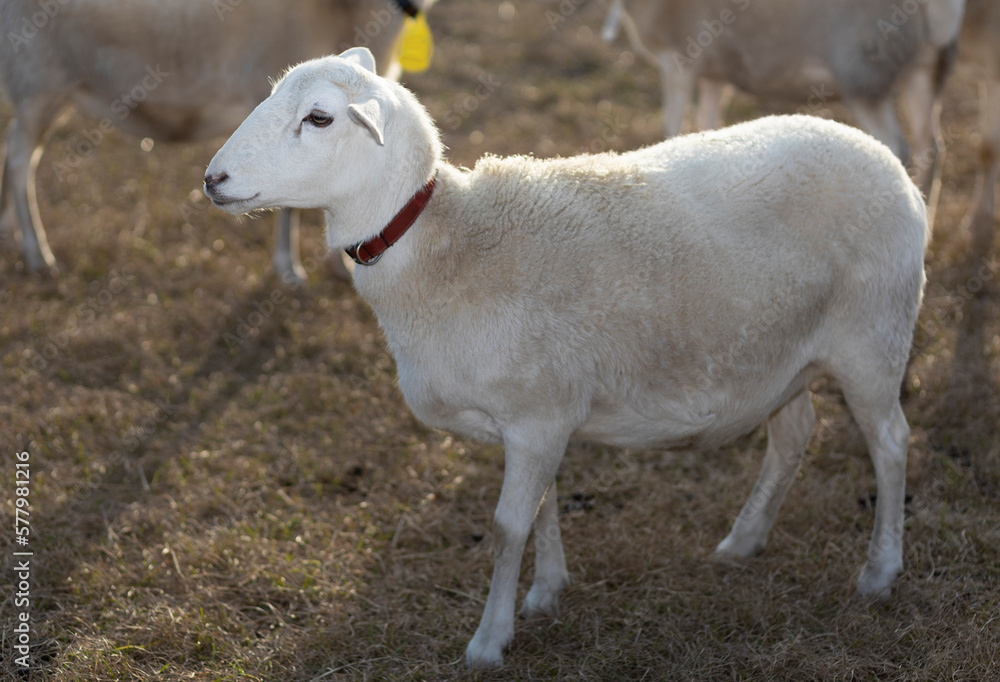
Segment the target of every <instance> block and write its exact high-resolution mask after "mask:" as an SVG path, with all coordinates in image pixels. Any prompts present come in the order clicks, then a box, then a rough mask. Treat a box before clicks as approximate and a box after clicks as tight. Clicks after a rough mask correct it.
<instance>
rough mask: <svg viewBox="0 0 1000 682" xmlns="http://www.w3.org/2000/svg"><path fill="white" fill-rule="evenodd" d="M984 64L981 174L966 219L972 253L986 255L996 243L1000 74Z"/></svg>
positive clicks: (999, 151) (989, 62)
mask: <svg viewBox="0 0 1000 682" xmlns="http://www.w3.org/2000/svg"><path fill="white" fill-rule="evenodd" d="M983 65H984V66H985V67H986V78H985V80H984V81H983V83H982V86H981V87H982V95H981V97H980V109H979V110H980V114H979V118H980V130H981V131H982V142H981V143H980V147H979V174H978V177H977V178H976V193H975V195H974V196H973V199H972V208H971V209H970V210H969V214H968V215H967V216H966V217H965V221H964V223H965V224H964V227H965V228H966V229H967V230H968V231H969V233H970V234H971V236H972V250H973V252H974V253H977V254H982V255H985V254H986V253H987V252H988V251H989V248H990V245H991V244H992V243H993V225H994V220H995V218H994V215H995V214H994V210H995V208H994V199H993V193H994V190H995V188H996V184H997V179H998V175H1000V73H998V68H997V66H998V65H997V64H996V63H995V62H994V61H992V60H985V61H984V64H983Z"/></svg>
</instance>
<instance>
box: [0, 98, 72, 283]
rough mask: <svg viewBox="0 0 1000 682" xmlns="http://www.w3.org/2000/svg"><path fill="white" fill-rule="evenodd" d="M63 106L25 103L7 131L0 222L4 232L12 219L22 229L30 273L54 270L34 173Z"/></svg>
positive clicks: (36, 101)
mask: <svg viewBox="0 0 1000 682" xmlns="http://www.w3.org/2000/svg"><path fill="white" fill-rule="evenodd" d="M64 105H65V99H64V98H62V97H59V96H55V95H48V96H45V95H41V96H37V97H32V98H28V99H25V100H24V101H22V102H20V103H19V105H18V107H17V110H16V112H15V116H14V121H13V122H12V123H11V124H10V128H8V130H7V149H6V156H5V160H4V169H3V181H2V183H0V220H3V223H4V224H3V229H4V230H8V229H10V230H13V227H12V225H11V224H10V223H9V222H8V221H9V220H11V218H13V220H14V222H15V223H17V224H19V225H20V226H21V252H22V253H23V254H24V261H25V263H27V265H28V269H29V270H31V271H32V272H42V271H48V272H54V271H55V270H56V259H55V256H53V255H52V249H50V248H49V241H48V239H47V238H46V236H45V228H44V227H43V226H42V220H41V217H40V215H39V212H38V200H37V197H36V195H35V171H36V170H37V169H38V162H39V161H40V160H41V158H42V151H43V150H44V140H45V138H46V134H47V133H48V132H49V130H50V129H51V128H52V126H53V123H55V121H56V120H57V119H58V118H59V114H60V113H61V112H62V110H63V108H64ZM11 205H12V206H13V211H11V210H10V207H11Z"/></svg>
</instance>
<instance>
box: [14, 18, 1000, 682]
mask: <svg viewBox="0 0 1000 682" xmlns="http://www.w3.org/2000/svg"><path fill="white" fill-rule="evenodd" d="M603 7H604V5H603V3H586V4H583V5H582V6H580V7H579V8H575V7H574V4H573V2H572V0H564V1H563V2H562V3H561V5H560V3H557V2H555V0H545V1H544V2H534V3H514V4H512V3H510V2H504V3H501V4H500V5H499V9H498V6H497V4H496V3H492V2H481V1H475V2H473V1H471V0H466V1H462V2H459V1H458V0H444V1H442V2H441V3H440V4H439V5H438V7H437V8H436V9H435V11H434V13H433V16H432V25H433V27H434V29H435V32H436V36H437V40H438V52H437V56H436V58H435V62H434V64H433V67H432V70H431V71H430V72H429V73H426V74H423V75H419V76H411V77H408V78H407V79H406V83H407V84H408V85H409V86H410V87H412V88H413V89H414V90H415V91H416V92H417V93H418V94H419V95H420V96H421V98H422V100H423V101H424V102H425V103H426V104H427V106H428V107H429V108H430V110H431V113H432V114H433V115H434V116H435V118H436V119H437V120H438V121H439V123H440V125H441V127H442V129H443V132H444V137H445V140H446V143H447V144H448V146H449V147H450V156H451V158H452V160H453V161H455V162H458V163H462V164H466V165H470V164H472V163H473V162H474V160H475V159H476V158H478V157H479V156H480V155H482V154H483V153H485V152H494V153H498V154H508V153H534V154H536V155H538V156H550V155H555V154H559V155H569V154H574V153H577V152H579V151H582V150H588V151H589V150H593V151H598V150H603V149H605V148H612V149H619V150H625V149H632V148H635V147H637V146H640V145H644V144H648V143H652V142H655V141H657V139H658V137H659V131H660V124H659V115H658V111H657V102H658V93H657V87H656V82H657V81H656V74H655V72H654V71H653V70H652V69H651V68H649V67H647V66H646V65H645V64H643V63H641V62H636V61H635V60H634V59H633V57H632V55H631V53H629V52H627V51H625V48H624V46H623V45H622V44H621V43H620V42H619V43H618V44H615V45H614V46H606V45H603V44H601V43H600V42H599V40H598V39H597V37H596V34H597V31H598V29H599V26H600V23H601V21H602V20H603V12H604V9H603ZM560 8H562V9H560ZM547 12H549V13H551V14H548V15H547ZM560 12H564V13H565V15H566V16H565V17H563V16H562V15H561V14H560ZM550 19H553V20H554V19H560V21H557V22H555V23H554V26H553V25H550ZM562 19H565V20H562ZM484 82H485V83H489V85H488V86H483V87H481V88H480V90H479V92H480V95H481V96H479V97H477V96H476V94H475V92H476V88H477V87H479V85H480V84H481V83H484ZM977 104H978V102H977V97H976V70H975V69H974V68H973V67H972V66H970V65H967V64H963V65H961V67H960V68H959V70H958V72H957V74H956V77H955V78H954V79H953V80H952V81H951V84H950V85H949V87H948V91H947V96H946V99H945V106H944V113H943V124H944V131H945V134H946V136H947V140H948V144H949V155H948V157H947V166H946V169H945V175H944V178H945V188H944V194H943V199H942V205H941V210H940V211H939V214H938V224H937V229H936V232H935V236H934V243H933V245H932V247H931V250H930V251H929V253H928V257H927V260H928V273H929V284H928V288H927V297H926V303H925V307H924V310H923V314H922V316H921V324H920V329H919V330H918V335H917V342H916V349H915V354H916V355H915V359H914V362H913V368H912V374H911V381H910V386H911V395H910V397H909V399H908V400H907V401H906V403H905V405H904V409H905V411H906V414H907V416H908V417H909V419H910V421H911V424H912V426H913V438H912V442H911V449H910V465H909V480H908V493H909V495H910V496H911V499H910V503H909V505H908V517H907V527H906V549H905V562H906V569H905V572H904V573H903V575H902V576H901V577H900V579H899V581H898V584H897V587H896V589H895V591H894V594H893V596H892V598H891V599H890V600H889V601H888V602H885V603H869V602H866V601H863V600H861V599H859V598H857V597H856V596H854V594H853V579H854V578H855V577H856V573H857V571H858V570H859V568H860V566H861V563H862V560H863V557H864V551H865V547H866V544H867V541H868V535H869V533H870V531H871V527H872V521H873V511H872V507H871V496H872V495H874V492H875V487H874V476H873V473H872V468H871V465H870V463H869V460H868V458H867V454H866V451H865V447H864V444H863V442H862V440H861V438H860V435H859V433H858V431H857V429H856V428H855V426H854V425H853V423H852V422H851V421H850V419H849V417H848V416H847V414H846V412H845V410H844V407H843V403H842V401H841V398H840V394H839V393H838V392H837V390H836V387H835V386H833V385H830V384H829V383H819V384H818V385H817V386H816V387H815V389H816V390H815V398H814V401H815V404H816V406H817V412H818V416H819V419H818V426H817V430H816V433H815V434H814V437H813V440H812V443H811V444H810V447H809V452H808V455H807V457H806V462H805V464H804V466H803V470H802V472H801V474H800V478H801V480H800V481H798V483H797V484H796V486H794V487H793V489H792V491H791V493H790V495H789V499H788V500H787V502H786V504H785V507H784V513H783V514H782V516H781V517H780V518H779V521H778V523H777V525H776V527H775V529H774V532H773V533H772V536H771V543H770V546H769V548H768V550H767V551H766V552H765V553H764V554H763V555H762V556H760V557H759V558H757V559H755V560H753V561H749V562H746V563H739V564H728V563H718V562H716V561H714V560H713V559H712V549H713V548H714V546H715V544H716V543H717V542H718V541H719V540H720V539H721V538H722V537H723V536H724V535H725V533H726V532H727V529H728V525H729V524H730V522H731V521H732V519H733V518H734V516H735V514H736V513H737V512H738V510H739V508H740V505H741V504H742V503H743V501H744V498H745V496H746V495H747V494H748V492H749V490H750V487H751V485H752V483H753V480H754V479H755V477H756V475H757V471H758V467H759V465H760V461H761V458H762V454H763V448H764V437H763V434H762V433H761V432H758V433H755V434H754V435H751V436H748V437H746V438H744V439H742V440H740V441H739V442H737V443H734V444H732V445H730V446H728V447H726V448H723V449H722V450H720V451H718V452H710V453H704V454H695V453H688V452H623V451H619V450H615V449H613V448H606V447H600V446H594V445H588V444H583V443H579V444H574V445H573V446H572V447H571V449H570V452H569V454H568V456H567V458H566V461H565V463H564V466H563V468H562V471H561V478H560V490H561V492H562V495H561V499H560V507H561V508H562V510H563V517H562V518H563V522H564V524H563V526H564V531H563V537H564V541H565V545H566V550H567V558H568V563H569V568H570V571H571V573H572V577H573V585H572V586H571V587H570V588H569V589H568V590H567V592H566V593H565V597H564V599H563V600H562V615H561V616H560V617H559V618H558V619H556V620H550V619H538V620H533V621H530V622H519V623H518V626H517V632H516V636H515V639H514V642H513V645H512V647H511V650H510V652H509V654H508V656H507V662H506V667H505V669H504V671H503V672H502V673H498V674H477V675H473V677H475V678H481V679H498V680H499V679H524V680H527V679H555V678H565V679H594V680H596V679H635V680H638V679H646V680H652V679H714V680H721V679H780V678H789V677H792V678H795V679H803V680H807V679H823V680H829V679H838V680H839V679H843V680H847V679H873V678H878V679H913V680H917V679H945V678H947V679H955V680H982V679H987V678H989V677H991V676H995V675H996V674H997V670H998V668H997V666H998V661H997V660H996V659H997V656H998V653H997V652H998V650H1000V624H998V623H1000V621H997V614H998V613H1000V576H998V570H1000V550H998V548H1000V530H998V526H1000V523H998V522H1000V514H998V505H1000V461H998V454H1000V433H998V427H997V424H998V417H1000V391H998V387H997V380H998V376H1000V322H998V315H997V312H998V310H997V308H998V284H997V282H996V280H995V279H994V278H992V277H988V278H986V281H980V280H977V279H975V272H976V270H977V269H979V268H980V266H981V265H983V264H984V263H985V262H987V261H986V260H984V259H987V258H990V257H992V258H993V259H994V261H995V259H996V258H997V257H998V254H997V252H996V249H995V248H994V249H993V250H992V252H991V253H990V254H986V253H978V254H973V255H971V256H970V255H967V247H966V240H965V238H964V235H963V233H962V231H961V230H960V229H959V225H960V221H961V218H962V216H963V214H964V212H965V210H966V207H967V204H968V200H969V197H970V195H971V192H972V188H973V185H974V165H973V162H974V158H975V156H974V151H973V150H974V146H973V143H974V139H975V133H974V124H975V116H976V109H977ZM758 106H759V105H758V104H757V103H754V102H751V101H749V100H745V99H742V98H741V99H738V100H737V101H736V102H735V103H734V104H733V106H732V107H731V108H730V112H729V118H730V120H731V121H735V120H738V119H741V118H746V117H749V116H753V115H756V114H758V113H760V112H761V110H760V109H759V108H758ZM0 119H2V120H0V123H3V124H5V123H6V122H7V120H8V119H9V109H3V110H2V112H0ZM93 125H94V122H93V121H89V120H86V119H83V118H75V119H74V120H72V122H71V124H70V125H69V127H67V128H66V129H65V130H64V131H63V132H61V133H59V134H58V135H57V136H56V137H55V138H54V139H53V141H52V143H51V144H50V146H49V151H48V152H47V154H46V156H45V157H44V158H43V160H42V164H41V170H40V172H39V187H40V204H41V207H42V216H43V219H44V220H45V222H46V224H47V225H48V227H49V236H50V240H51V242H52V246H53V249H54V251H55V253H56V256H57V258H58V259H59V261H60V263H61V264H62V274H61V276H60V277H59V278H58V279H55V280H53V281H49V280H44V279H40V278H38V277H34V276H29V275H27V274H25V273H24V272H23V271H22V266H21V264H20V259H19V256H18V255H16V253H13V252H11V251H10V248H9V246H8V247H7V248H6V249H5V250H4V251H3V253H2V254H0V305H2V310H3V315H2V318H0V349H2V363H0V377H2V379H0V380H2V382H3V387H4V391H3V397H2V398H0V430H2V443H3V446H2V447H3V454H2V456H0V462H2V463H3V464H2V467H3V472H2V474H0V477H2V479H3V480H4V481H6V483H5V484H4V485H3V490H4V494H3V496H2V498H0V499H2V505H0V509H2V512H0V516H2V526H3V528H4V531H3V533H2V534H0V547H2V549H0V555H2V556H3V565H5V566H7V565H10V564H12V563H13V557H12V556H11V552H12V551H13V550H14V549H15V547H14V546H13V545H12V544H11V539H12V538H13V533H12V528H13V513H14V512H13V509H14V504H13V499H14V495H13V493H12V491H13V488H12V485H11V482H12V479H13V476H14V474H13V472H14V461H15V460H14V457H13V454H14V452H16V451H22V450H23V451H27V452H29V453H30V472H31V493H30V502H31V517H30V521H31V526H30V528H31V533H32V534H31V545H30V549H32V550H33V551H34V557H33V563H32V571H33V572H32V588H31V600H32V601H31V610H30V613H31V618H32V624H33V627H34V631H33V649H32V654H31V655H32V660H33V663H34V666H35V669H34V671H33V672H32V673H31V674H30V675H29V676H25V677H22V678H16V677H15V667H14V664H13V662H12V660H11V659H12V658H13V657H12V656H11V655H10V653H11V651H12V648H11V644H12V641H11V638H12V631H13V626H14V620H13V619H14V617H15V616H16V613H17V612H18V611H20V609H17V608H15V606H14V602H13V600H14V590H13V589H12V588H13V587H14V577H13V573H12V572H11V571H6V570H5V571H4V572H3V573H2V574H0V575H2V577H0V586H2V594H0V614H2V618H0V621H2V622H0V626H2V632H0V652H2V653H0V661H2V662H0V676H4V679H8V678H10V679H31V680H41V679H53V680H56V679H58V680H118V679H129V680H132V679H139V680H143V679H153V678H156V679H167V680H181V679H185V680H187V679H200V680H201V679H204V680H223V679H232V680H276V681H277V680H282V681H284V680H311V679H323V680H333V679H441V678H451V677H462V676H465V675H466V673H465V672H464V669H463V665H462V663H461V659H462V655H463V651H464V647H465V644H466V642H467V640H468V639H469V637H471V635H472V633H473V632H474V630H475V627H476V624H477V622H478V618H479V615H480V613H481V609H482V606H483V601H484V599H485V596H486V592H487V588H488V576H489V572H490V569H491V564H492V562H491V557H490V539H489V537H490V535H489V533H490V519H491V516H492V511H493V507H494V505H495V503H496V499H497V496H498V494H499V490H500V483H501V477H502V466H503V465H502V451H501V449H500V448H497V447H484V446H482V445H478V444H475V443H471V442H465V441H462V440H459V439H456V438H452V437H450V436H447V435H446V434H443V433H439V432H435V431H432V430H430V429H428V428H426V427H424V426H422V425H421V424H420V423H419V422H417V420H416V419H415V418H414V417H413V416H412V415H411V414H410V412H409V410H408V409H407V407H406V405H405V404H404V403H403V401H402V399H401V397H400V395H399V393H398V391H397V389H396V387H395V381H394V366H393V362H392V359H391V358H390V356H389V354H388V353H387V351H386V349H385V345H384V343H383V340H382V337H381V335H380V332H379V330H378V327H377V325H376V323H375V321H374V319H373V317H372V315H371V312H370V311H369V309H368V307H367V306H366V305H365V303H363V302H362V301H360V300H359V299H358V298H357V296H356V295H355V294H354V293H353V291H352V290H351V289H350V287H349V286H347V285H346V284H342V283H339V282H336V281H331V280H330V279H329V277H328V276H327V275H326V270H325V268H324V267H323V266H321V265H317V263H316V262H315V261H313V262H311V263H310V262H307V265H308V266H309V267H310V269H311V277H310V284H309V287H308V289H307V290H300V291H288V290H285V289H282V288H281V286H280V285H279V283H278V282H276V281H275V279H274V277H273V276H272V275H271V274H270V265H269V259H270V249H271V245H272V221H271V220H270V219H265V220H260V221H248V220H245V219H244V220H241V221H237V220H234V219H232V218H231V217H229V216H226V215H224V214H223V213H221V212H220V211H216V210H210V209H209V208H208V207H207V206H206V203H205V201H204V199H203V198H202V197H201V195H200V190H199V188H200V177H201V174H202V172H203V170H204V167H205V165H206V164H207V162H208V160H209V159H210V158H211V156H212V154H213V153H214V151H215V149H216V148H217V147H218V144H219V143H212V144H206V145H200V146H170V145H167V144H165V143H160V142H158V143H156V145H155V146H154V147H153V148H152V150H151V151H148V152H147V151H142V150H140V147H139V143H138V141H136V140H134V139H131V138H126V137H125V136H123V135H113V136H111V137H110V138H109V139H107V140H105V141H104V143H103V144H102V145H101V146H100V147H99V148H98V149H97V150H96V151H95V152H94V153H92V154H90V155H88V156H87V157H86V158H85V159H84V160H83V163H82V165H81V167H80V168H79V170H78V172H77V173H76V174H74V175H72V176H70V177H68V178H64V179H63V180H62V181H60V180H59V179H57V178H56V177H55V174H54V172H53V169H52V164H53V163H54V162H56V161H59V160H60V159H62V158H63V157H64V156H65V154H66V150H67V148H68V144H70V142H72V140H73V139H74V135H78V134H79V132H80V131H82V130H85V129H88V128H89V127H92V126H93ZM318 220H319V219H318V216H311V220H310V222H309V225H310V227H308V229H307V230H306V234H305V237H304V253H305V254H306V256H309V255H310V254H313V253H316V252H318V250H319V249H321V244H322V237H321V231H320V229H319V228H318ZM987 272H988V270H987ZM973 290H976V291H978V293H976V294H975V295H973V294H972V293H970V291H973ZM272 294H273V295H274V296H275V297H277V298H278V299H279V302H278V304H277V305H275V306H274V307H273V308H271V307H269V306H268V305H267V304H266V303H265V301H267V300H268V299H269V298H270V297H271V296H272ZM261 309H263V310H265V311H267V315H264V314H262V313H257V314H256V315H254V313H255V311H259V310H261ZM247 322H250V323H251V327H252V328H253V331H252V334H250V335H249V337H248V338H246V339H245V340H244V341H243V342H242V343H228V344H227V341H226V340H227V339H229V338H230V336H232V337H237V338H239V336H240V330H242V331H243V332H246V331H247V328H243V327H241V325H243V324H244V323H247ZM532 558H533V557H532V553H531V551H530V550H529V552H528V554H527V555H526V557H525V564H524V565H525V575H524V577H523V579H522V589H526V588H527V585H528V583H529V579H530V573H531V568H530V567H531V565H532V564H531V562H532ZM522 596H523V593H522ZM4 659H5V660H4ZM991 671H992V672H991Z"/></svg>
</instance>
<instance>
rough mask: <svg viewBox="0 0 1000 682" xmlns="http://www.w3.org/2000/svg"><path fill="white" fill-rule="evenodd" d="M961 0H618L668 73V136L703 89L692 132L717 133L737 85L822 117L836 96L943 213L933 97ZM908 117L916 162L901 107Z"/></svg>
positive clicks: (949, 56) (617, 10)
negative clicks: (897, 105)
mask: <svg viewBox="0 0 1000 682" xmlns="http://www.w3.org/2000/svg"><path fill="white" fill-rule="evenodd" d="M964 4H965V0H839V1H838V2H817V0H614V1H613V3H612V7H611V11H610V12H609V14H608V19H607V20H606V21H605V26H604V29H603V31H602V34H603V37H604V38H605V39H607V40H611V39H612V38H613V37H614V34H615V33H616V32H617V26H618V23H619V21H621V23H622V24H623V25H624V26H625V28H626V32H627V33H628V35H629V38H630V41H631V42H632V44H633V47H634V48H635V49H636V51H637V52H638V53H639V54H640V55H642V56H643V57H645V58H646V59H647V60H649V61H651V62H652V63H653V64H655V65H656V66H657V67H658V69H659V72H660V80H661V89H662V93H661V96H662V98H663V128H664V133H665V134H666V136H667V137H672V136H674V135H677V134H678V133H680V132H681V125H682V123H683V121H684V116H685V113H686V111H687V109H688V105H689V103H690V102H691V101H692V99H693V97H694V90H695V86H696V85H697V87H698V108H697V113H696V117H695V125H696V126H697V127H698V128H699V129H701V130H708V129H713V128H718V127H719V125H720V124H721V121H722V111H721V109H722V101H723V98H724V95H725V92H726V87H727V85H729V84H732V85H735V86H736V87H738V88H739V89H740V90H742V91H744V92H747V93H749V94H752V95H756V96H758V97H763V98H767V99H769V100H773V101H782V102H791V103H794V104H796V105H800V106H801V109H800V111H804V112H806V113H816V112H820V111H822V110H824V109H826V108H827V107H828V106H829V104H830V103H832V102H834V101H838V100H843V102H844V103H845V104H846V105H847V106H848V107H849V108H850V110H851V112H852V113H853V114H854V117H855V118H856V119H857V122H858V124H859V125H860V126H861V128H862V129H864V130H866V131H868V132H869V133H871V134H872V135H874V136H875V137H876V138H878V139H879V140H881V141H882V142H884V143H885V144H887V145H888V146H889V147H890V148H891V149H892V150H893V152H895V154H896V155H897V156H899V157H900V158H901V159H903V161H904V163H906V162H907V161H908V160H910V158H911V157H912V160H913V166H914V170H915V177H916V178H917V184H918V185H919V186H920V188H921V189H922V190H923V191H924V193H925V196H927V197H928V199H929V202H928V203H929V205H930V206H932V207H933V206H935V205H936V198H937V196H936V195H937V190H938V189H939V183H938V182H935V180H936V178H937V175H938V172H939V163H938V154H939V145H940V141H939V134H938V131H937V114H936V111H935V106H936V100H937V96H938V94H939V92H940V90H941V88H942V85H943V83H944V80H945V77H946V76H947V74H948V72H949V71H950V70H951V64H952V62H953V60H954V55H955V51H956V44H957V41H958V34H959V29H960V27H961V22H962V10H963V6H964ZM897 94H898V95H899V97H900V102H901V104H902V106H903V108H904V110H905V112H906V114H907V118H908V119H909V124H910V128H911V142H912V146H913V149H912V154H911V153H910V150H909V148H908V146H907V143H906V139H905V137H904V136H903V132H902V129H901V128H900V124H899V121H898V119H897V118H896V112H895V109H894V96H895V95H897Z"/></svg>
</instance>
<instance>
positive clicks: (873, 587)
mask: <svg viewBox="0 0 1000 682" xmlns="http://www.w3.org/2000/svg"><path fill="white" fill-rule="evenodd" d="M901 571H902V567H896V566H893V565H892V564H885V565H879V564H874V563H872V562H871V561H869V562H867V563H865V567H864V568H863V569H861V575H860V576H858V593H859V594H861V595H862V596H864V597H872V598H875V599H878V600H885V599H888V598H889V596H890V595H891V594H892V583H893V581H894V580H895V579H896V576H897V575H899V573H900V572H901Z"/></svg>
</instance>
